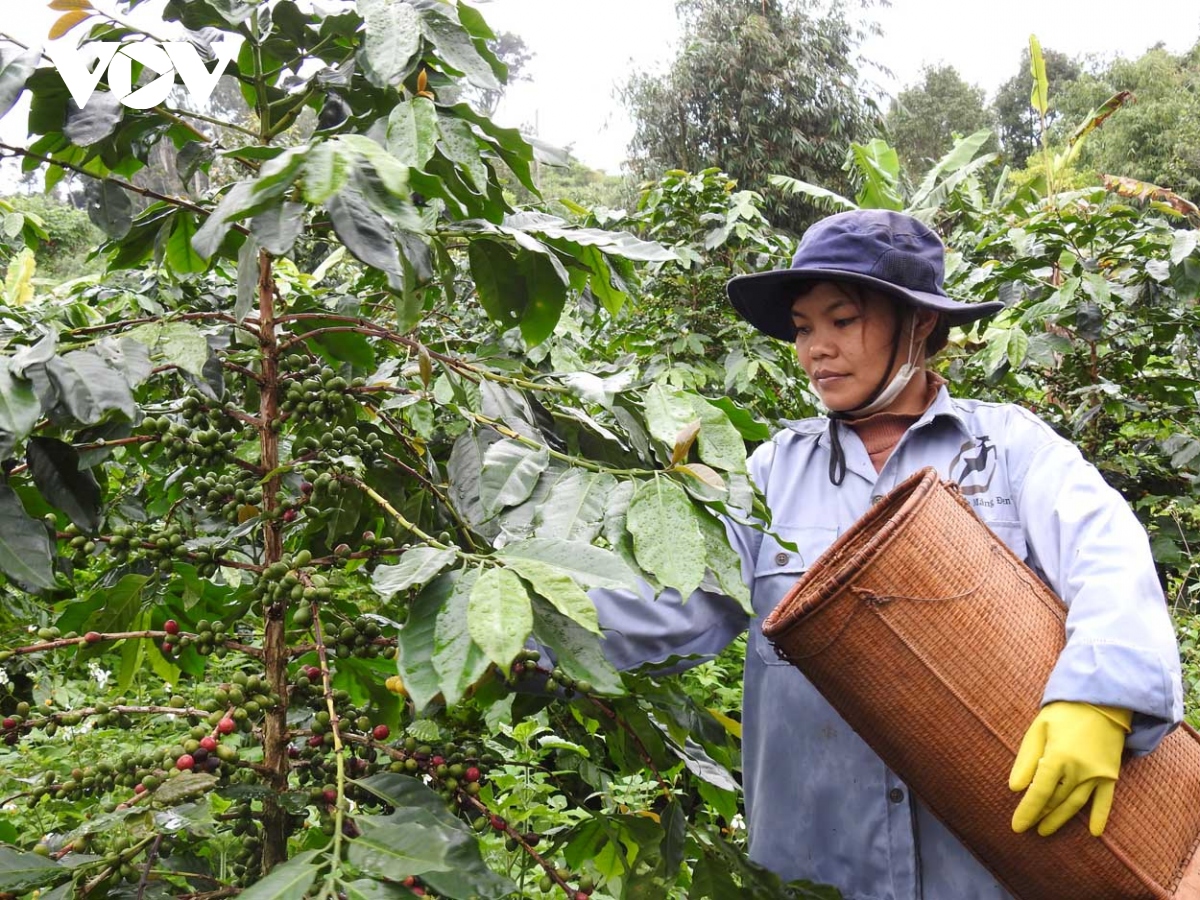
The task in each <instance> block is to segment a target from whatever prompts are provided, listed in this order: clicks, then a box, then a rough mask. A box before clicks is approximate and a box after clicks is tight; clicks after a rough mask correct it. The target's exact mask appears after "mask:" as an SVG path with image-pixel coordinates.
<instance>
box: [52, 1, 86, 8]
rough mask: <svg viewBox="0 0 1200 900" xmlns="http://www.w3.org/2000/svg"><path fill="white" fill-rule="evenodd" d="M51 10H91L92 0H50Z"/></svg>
mask: <svg viewBox="0 0 1200 900" xmlns="http://www.w3.org/2000/svg"><path fill="white" fill-rule="evenodd" d="M50 8H51V9H91V8H92V4H91V0H50Z"/></svg>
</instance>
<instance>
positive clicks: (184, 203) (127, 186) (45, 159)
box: [0, 142, 249, 233]
mask: <svg viewBox="0 0 1200 900" xmlns="http://www.w3.org/2000/svg"><path fill="white" fill-rule="evenodd" d="M0 150H7V151H9V152H10V153H16V154H18V155H20V156H27V157H29V158H30V159H36V160H37V161H38V162H42V163H46V164H47V165H50V166H58V167H59V168H61V169H66V170H67V171H69V172H74V173H76V174H77V175H85V176H87V177H88V178H94V179H96V180H97V181H108V182H110V183H112V184H115V185H116V186H117V187H120V188H123V189H124V190H127V191H131V192H132V193H134V194H141V195H142V196H143V197H149V198H150V199H152V200H161V201H162V202H163V203H168V204H170V205H171V206H177V207H179V208H181V209H188V210H191V211H192V212H194V213H199V214H200V215H203V216H207V215H208V214H209V213H210V212H211V210H207V209H205V208H204V207H203V206H197V205H196V204H195V203H192V202H191V201H190V200H184V199H183V198H181V197H169V196H167V195H166V194H160V193H159V192H158V191H153V190H151V189H150V188H144V187H138V186H137V185H136V184H134V183H132V182H130V181H126V180H125V179H123V178H114V177H112V176H111V175H97V174H96V173H95V172H89V171H88V170H87V169H85V168H83V167H82V166H77V165H74V164H73V163H69V162H64V161H62V160H58V159H53V158H51V157H49V156H42V155H41V154H40V153H34V152H32V151H30V150H26V149H24V148H23V147H14V146H12V145H11V144H5V143H3V142H0ZM235 227H236V228H238V229H239V230H240V231H245V232H247V233H249V231H248V229H246V228H244V227H243V226H235Z"/></svg>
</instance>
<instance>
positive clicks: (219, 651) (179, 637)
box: [160, 619, 230, 693]
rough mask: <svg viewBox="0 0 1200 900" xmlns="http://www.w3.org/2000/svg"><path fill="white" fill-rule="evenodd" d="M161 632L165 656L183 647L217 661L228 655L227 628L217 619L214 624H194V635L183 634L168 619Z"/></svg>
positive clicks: (206, 621)
mask: <svg viewBox="0 0 1200 900" xmlns="http://www.w3.org/2000/svg"><path fill="white" fill-rule="evenodd" d="M163 631H165V632H166V636H165V637H164V638H163V642H162V647H161V648H160V649H161V650H162V652H163V653H164V654H165V655H168V656H169V655H170V654H172V653H174V652H175V651H176V650H182V649H183V648H184V647H193V648H195V650H196V652H197V653H199V654H200V655H201V656H209V655H214V656H216V657H217V659H224V658H225V656H226V654H227V653H228V649H227V648H226V646H225V642H226V641H227V640H229V636H230V632H229V626H227V625H226V624H225V623H224V622H222V621H220V620H219V619H218V620H217V621H215V622H210V621H209V620H208V619H201V620H200V621H198V622H197V623H196V630H195V632H194V634H185V633H183V632H182V630H181V629H180V626H179V623H178V622H176V621H175V620H174V619H168V620H167V621H166V622H165V623H163ZM218 693H219V692H218Z"/></svg>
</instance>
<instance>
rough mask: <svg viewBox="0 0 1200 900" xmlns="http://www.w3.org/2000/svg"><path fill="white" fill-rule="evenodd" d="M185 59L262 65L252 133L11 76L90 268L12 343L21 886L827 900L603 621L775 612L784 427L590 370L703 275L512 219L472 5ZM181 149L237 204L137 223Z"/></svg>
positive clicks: (15, 757)
mask: <svg viewBox="0 0 1200 900" xmlns="http://www.w3.org/2000/svg"><path fill="white" fill-rule="evenodd" d="M137 5H139V0H125V2H124V4H123V8H124V9H125V11H128V10H129V9H132V8H134V7H136V6H137ZM51 6H52V7H53V8H55V9H59V10H63V17H62V19H61V20H60V21H59V22H58V23H57V24H56V26H55V30H56V32H59V33H64V32H67V31H72V33H74V32H78V34H79V36H80V42H81V43H87V42H94V41H121V42H132V41H142V40H146V39H148V38H151V37H157V36H150V35H146V34H143V33H141V32H140V31H138V29H137V28H136V27H134V26H133V25H131V24H129V22H128V21H127V20H126V19H125V18H124V17H122V18H112V17H110V16H108V15H106V14H104V13H103V12H101V11H99V10H96V9H94V8H92V7H91V5H90V4H89V3H88V2H87V0H70V2H67V0H54V2H53V3H52V4H51ZM163 24H164V26H166V25H168V24H171V25H173V26H174V27H175V28H176V29H177V33H178V34H180V35H181V36H182V37H181V39H183V40H186V41H188V42H189V43H190V44H191V45H192V46H194V47H196V48H197V49H198V50H199V51H200V52H201V54H202V55H203V56H205V57H206V58H208V59H209V60H210V61H211V60H212V59H214V58H216V55H215V53H214V52H213V49H212V48H213V45H214V44H215V43H217V42H220V41H223V40H232V41H236V42H239V44H240V49H239V51H238V53H237V56H236V59H235V60H234V61H233V62H231V64H230V66H229V69H228V72H227V74H228V76H230V77H232V78H234V79H235V80H236V82H237V86H238V89H239V90H240V91H241V93H242V95H243V97H244V98H245V100H246V102H247V104H248V105H249V106H250V108H251V109H252V110H253V113H254V118H253V124H252V127H247V126H245V125H239V124H237V123H228V122H222V121H220V120H219V119H217V118H215V117H214V116H212V115H210V114H209V113H208V112H205V111H195V110H191V109H188V108H178V107H174V106H167V105H159V106H155V107H152V108H150V109H145V110H139V109H134V108H131V107H126V106H124V105H122V104H121V103H120V99H121V98H119V97H118V96H116V95H115V94H114V93H113V91H112V90H111V85H109V84H108V82H107V80H106V78H105V77H104V76H99V75H98V76H97V77H99V78H100V87H99V90H98V91H97V92H96V93H95V94H94V96H93V97H92V98H91V100H89V101H88V102H87V103H86V104H85V106H84V107H83V108H80V107H78V106H77V105H76V104H75V103H74V101H73V100H72V99H71V97H70V92H69V91H68V90H67V88H66V85H65V84H64V82H63V80H62V78H61V76H60V75H59V74H58V72H57V71H56V69H55V68H54V67H53V65H51V64H49V63H48V62H45V61H42V60H40V55H39V53H38V52H37V51H30V50H25V49H24V48H21V47H14V46H13V45H12V44H7V45H5V49H4V55H3V58H2V60H0V112H4V111H7V110H9V109H10V108H11V107H12V105H13V104H14V102H15V101H16V100H17V99H18V97H19V96H20V95H22V94H23V93H27V94H28V95H29V96H30V98H31V101H32V107H31V112H30V119H29V131H30V135H31V140H30V142H29V144H28V146H14V145H7V144H5V145H3V146H2V147H0V151H2V152H4V153H5V154H7V155H10V156H14V157H18V158H20V159H21V160H22V161H23V165H24V166H25V168H26V169H27V170H29V171H32V170H41V171H42V173H43V174H44V177H45V180H46V183H47V185H53V184H54V183H55V182H56V181H58V180H60V179H61V178H62V177H64V176H65V175H66V174H67V173H71V174H72V175H73V176H75V177H78V178H81V179H84V180H85V181H86V183H87V185H88V188H87V190H88V197H89V213H90V215H91V217H92V219H93V221H95V222H97V223H98V224H99V225H100V226H101V227H102V228H103V229H104V231H105V234H106V240H105V242H104V243H103V245H102V246H101V247H100V248H98V251H97V252H98V254H99V256H100V257H101V258H102V261H103V263H104V267H105V269H104V275H103V277H102V278H99V279H97V280H95V281H88V282H79V283H75V284H73V285H68V286H66V288H64V289H63V290H60V291H57V292H54V293H41V294H39V293H37V291H36V290H32V287H33V286H32V285H31V286H30V288H31V290H30V291H29V292H27V294H28V295H27V296H24V297H23V298H22V302H20V303H16V302H12V301H11V299H10V302H9V303H8V304H7V305H5V306H4V308H3V310H2V313H3V315H2V319H0V332H2V338H3V353H2V355H0V397H2V398H3V403H0V459H3V461H4V462H3V472H4V481H3V484H0V574H2V583H0V590H2V591H3V595H4V600H3V604H2V608H3V612H2V614H0V627H2V628H3V632H2V634H3V638H2V640H0V647H2V648H3V649H0V713H2V714H3V720H2V722H0V739H2V744H0V788H2V789H3V790H4V791H5V793H4V795H3V796H0V805H2V806H3V808H4V810H6V811H11V812H12V814H11V815H3V816H0V892H3V893H5V894H6V895H11V896H18V897H32V896H35V895H36V896H38V897H39V898H42V900H46V898H66V897H89V898H104V897H137V898H146V897H181V896H182V897H192V898H202V897H211V898H219V897H227V896H233V895H235V894H240V896H242V897H245V898H250V900H260V898H277V897H286V898H297V900H299V898H304V897H329V898H333V897H337V898H402V897H413V896H416V897H421V896H426V897H447V898H473V897H480V898H500V897H534V898H538V897H543V896H553V895H559V896H567V897H571V898H573V900H584V898H587V897H597V898H605V897H611V898H616V897H631V898H632V897H639V896H684V895H686V896H690V897H728V896H732V895H734V894H736V895H739V896H741V895H745V896H757V897H777V896H784V895H788V894H794V895H796V896H834V895H833V894H832V893H830V892H828V891H825V890H824V889H820V888H815V887H812V886H807V885H800V884H796V885H792V886H788V887H785V886H783V885H781V884H779V882H778V879H776V878H774V877H773V876H771V875H770V874H769V873H766V872H763V871H761V870H760V869H758V868H757V867H755V866H753V865H752V864H750V863H749V862H748V861H747V860H746V858H745V853H744V833H743V830H742V828H741V827H740V822H741V818H740V815H739V803H740V800H739V796H740V795H739V788H738V783H737V780H736V772H737V770H738V768H739V760H738V743H737V737H738V735H739V733H740V730H739V725H738V722H737V721H736V710H709V709H707V708H705V707H704V706H703V705H701V704H700V703H698V702H697V701H696V700H695V699H693V698H692V697H691V696H690V695H689V693H688V692H687V691H685V690H682V689H681V688H679V687H678V686H676V685H675V684H673V683H672V682H670V681H667V680H664V681H656V680H654V679H652V678H651V677H649V676H648V675H640V676H639V675H631V674H619V673H617V672H615V671H614V670H613V669H612V668H611V666H610V665H609V664H608V663H607V661H606V660H605V657H604V655H603V652H602V639H601V634H600V628H599V625H598V622H597V617H596V611H595V608H594V607H593V605H592V602H591V600H590V599H589V598H588V595H587V593H586V591H587V590H588V589H591V588H618V587H620V588H636V587H637V585H638V584H639V583H641V582H645V583H648V584H649V585H651V587H653V588H656V589H658V588H661V587H664V586H670V587H675V588H677V589H679V590H681V591H683V592H685V593H687V592H690V591H691V590H692V589H694V588H695V587H697V586H698V585H699V584H701V583H702V582H703V583H706V584H710V585H714V586H717V587H719V588H720V589H722V590H724V591H726V592H727V593H729V594H730V595H731V596H733V597H735V598H737V599H738V600H740V602H742V603H743V604H745V603H747V602H748V597H747V592H746V588H745V586H744V585H743V584H742V583H741V579H740V567H739V564H738V561H737V558H736V556H735V555H734V554H733V553H732V551H730V549H729V547H728V545H727V544H726V541H725V536H724V530H723V528H722V527H721V525H720V522H719V519H718V518H717V516H718V515H720V514H728V515H737V516H743V517H745V516H752V515H753V516H756V517H759V518H760V519H762V520H764V521H766V520H767V519H768V516H767V515H766V511H765V509H763V507H762V504H761V498H760V497H759V496H758V494H757V493H756V491H755V489H754V487H753V485H752V484H751V483H750V481H749V478H748V477H747V475H746V467H745V440H746V439H747V438H751V439H758V438H760V437H761V434H762V428H763V426H762V425H761V424H760V423H758V422H757V421H756V420H755V418H754V417H753V416H751V415H750V414H749V413H747V412H746V411H745V410H744V409H743V408H742V407H741V406H739V405H738V404H737V403H735V402H733V401H732V400H729V399H726V400H723V401H719V402H710V401H708V400H705V399H703V398H702V397H701V396H700V395H699V394H697V393H695V392H692V391H689V390H685V389H684V388H683V387H681V386H680V385H676V384H671V383H670V382H669V381H667V380H665V379H664V378H663V373H662V372H661V371H656V372H651V371H647V370H645V369H643V368H640V367H639V368H637V369H636V370H635V371H633V372H632V373H627V372H622V371H621V370H620V368H619V366H617V367H614V366H613V364H612V363H611V362H608V361H602V360H598V359H596V358H595V356H593V355H589V354H583V353H569V352H567V350H566V349H564V348H567V347H569V346H570V341H571V340H575V341H578V342H583V343H586V342H587V341H588V338H587V335H588V334H598V333H599V332H597V330H596V329H597V328H600V329H602V328H603V327H604V325H605V323H606V322H607V321H609V320H610V319H611V318H612V317H613V316H616V315H618V314H619V313H620V312H621V310H622V308H623V307H625V306H626V304H627V301H628V300H629V296H630V294H631V292H632V291H633V290H634V288H635V287H636V284H637V280H638V278H639V268H641V267H644V265H646V264H655V263H665V262H667V261H670V260H674V259H677V258H678V257H677V255H676V254H675V253H674V252H673V251H672V250H670V249H667V248H665V247H663V246H662V245H660V244H659V243H654V242H650V241H647V240H645V239H642V238H639V237H636V236H634V235H633V234H631V233H629V232H628V231H619V230H608V229H605V228H603V227H596V226H594V225H575V224H572V223H569V222H567V221H564V220H563V219H561V218H557V217H555V216H552V215H549V214H547V213H546V212H544V211H541V210H539V209H537V208H523V209H518V208H515V207H514V206H513V205H512V204H511V202H510V199H509V198H510V197H511V193H506V191H505V181H504V179H516V180H517V181H518V182H520V183H521V184H522V185H523V186H524V187H525V188H526V189H527V190H530V191H533V192H534V193H535V194H536V186H535V185H534V183H533V179H532V176H531V166H532V163H533V162H534V158H535V155H534V154H535V150H534V147H533V146H531V145H530V144H529V143H528V142H527V141H526V140H525V139H524V138H522V136H521V135H520V134H519V133H518V132H517V131H515V130H511V129H505V128H501V127H498V126H497V125H496V124H495V123H493V122H492V121H491V120H490V119H489V118H488V117H486V116H484V115H481V114H479V113H478V112H477V111H475V110H474V109H472V108H471V107H470V106H469V105H467V104H465V103H459V102H450V101H449V100H447V101H443V99H442V93H443V92H444V93H445V95H446V96H447V97H453V96H456V95H457V92H456V91H455V90H454V89H455V88H457V87H460V86H462V85H463V84H469V85H471V86H473V87H475V88H479V89H483V90H494V89H496V88H498V87H499V85H500V84H501V83H502V82H503V79H504V77H505V70H504V66H503V65H502V64H501V63H500V62H499V61H498V60H497V59H496V57H495V56H494V55H493V54H492V53H491V51H490V50H489V49H488V43H487V42H488V40H489V39H491V38H492V37H493V35H492V33H491V31H490V30H489V28H488V26H487V24H486V22H485V21H484V19H483V18H482V16H481V15H480V14H479V13H478V12H477V11H476V10H475V9H473V8H472V7H470V6H468V5H467V4H465V3H457V4H451V3H446V2H443V0H358V3H357V4H349V3H343V4H338V5H337V6H336V8H332V9H325V8H324V7H315V8H313V9H312V10H311V11H310V10H309V8H308V7H307V5H304V4H298V3H294V2H292V0H281V2H278V3H273V4H270V5H268V4H266V3H256V2H252V0H188V2H183V0H170V2H168V3H167V5H166V8H165V12H164V22H163ZM306 109H310V110H312V111H313V113H315V114H316V121H317V129H316V131H315V132H313V133H312V134H311V136H305V135H304V134H302V133H300V132H298V131H297V130H296V123H297V120H298V119H299V118H300V115H301V113H302V112H303V111H304V110H306ZM229 134H236V135H237V136H238V141H239V142H240V143H238V142H230V141H229V140H228V137H227V136H228V135H229ZM214 135H222V136H225V137H224V138H222V137H217V136H214ZM160 146H165V147H167V148H169V150H170V152H172V153H174V154H176V155H177V164H178V168H179V170H180V171H181V173H186V172H196V171H207V169H208V167H210V166H213V165H216V164H218V163H220V164H221V165H222V166H225V167H228V166H234V167H237V170H238V171H239V172H240V173H241V174H240V180H237V181H235V182H233V183H230V184H223V185H222V186H220V187H217V188H216V189H214V190H213V192H212V193H211V195H210V196H205V197H203V198H201V199H199V200H191V199H185V198H181V197H175V196H168V195H164V194H159V193H156V192H155V191H153V190H150V189H146V188H141V187H138V186H137V185H135V184H134V183H132V181H131V180H130V178H131V176H132V175H133V174H134V173H135V172H137V171H138V170H139V169H140V168H141V167H143V166H144V165H146V163H147V159H148V158H149V154H150V152H151V151H152V150H153V149H154V148H156V147H160ZM134 196H136V197H138V198H139V200H138V208H137V209H136V210H135V205H134V203H133V202H132V200H131V197H134ZM6 212H8V214H9V216H10V217H12V216H21V215H22V214H21V213H19V212H18V211H16V210H11V211H10V210H6ZM4 230H5V234H6V235H8V239H9V240H14V241H15V240H19V241H22V242H24V243H27V244H33V245H36V243H37V241H38V240H39V239H41V238H43V237H44V233H42V232H39V228H38V223H37V221H36V220H35V219H33V218H32V217H30V218H28V219H26V218H21V219H20V220H18V219H17V218H11V221H9V220H6V222H5V228H4ZM556 329H557V332H558V334H559V335H560V336H562V335H566V337H567V338H568V340H560V339H559V338H555V337H554V335H555V334H556ZM730 713H732V714H733V715H730Z"/></svg>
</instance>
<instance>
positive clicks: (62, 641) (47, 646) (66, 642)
mask: <svg viewBox="0 0 1200 900" xmlns="http://www.w3.org/2000/svg"><path fill="white" fill-rule="evenodd" d="M88 634H94V635H98V637H95V638H93V639H92V640H88ZM88 634H85V635H83V636H81V637H74V638H55V639H54V640H52V641H41V642H40V643H37V644H29V645H27V646H25V647H13V648H12V649H10V650H9V651H8V652H9V653H13V654H16V655H18V656H19V655H23V654H29V653H46V652H48V651H50V650H61V649H62V648H63V647H74V646H82V645H84V644H89V645H90V644H101V643H105V642H107V641H126V640H134V639H137V640H156V641H160V640H162V639H163V638H165V637H167V636H168V635H167V632H165V631H151V630H146V631H109V632H104V633H101V632H98V631H97V632H92V631H89V632H88ZM174 637H187V638H190V639H192V640H199V637H200V636H199V635H198V634H190V633H187V632H183V631H181V632H179V633H178V634H177V635H174ZM221 644H222V646H225V647H228V648H229V649H230V650H237V651H238V652H240V653H245V654H246V655H247V656H253V657H261V656H262V651H261V650H260V649H259V648H258V647H251V646H250V645H249V644H243V643H240V642H238V641H222V642H221ZM206 715H207V714H206Z"/></svg>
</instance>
